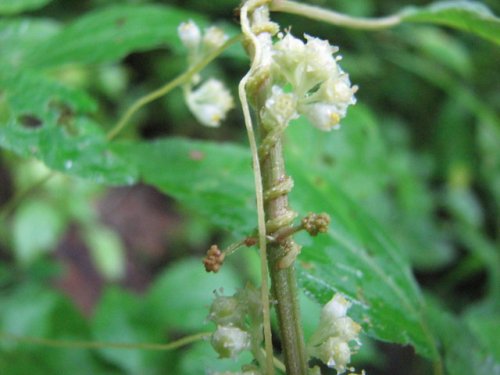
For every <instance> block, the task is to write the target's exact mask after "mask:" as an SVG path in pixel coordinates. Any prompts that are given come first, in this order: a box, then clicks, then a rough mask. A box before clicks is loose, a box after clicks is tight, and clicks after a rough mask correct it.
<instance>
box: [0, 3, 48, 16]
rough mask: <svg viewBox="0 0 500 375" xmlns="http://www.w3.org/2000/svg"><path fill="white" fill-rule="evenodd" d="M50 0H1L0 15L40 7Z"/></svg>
mask: <svg viewBox="0 0 500 375" xmlns="http://www.w3.org/2000/svg"><path fill="white" fill-rule="evenodd" d="M51 1H52V0H2V1H1V2H0V15H11V14H16V13H21V12H25V11H28V10H35V9H38V8H41V7H43V6H45V5H47V4H48V3H50V2H51Z"/></svg>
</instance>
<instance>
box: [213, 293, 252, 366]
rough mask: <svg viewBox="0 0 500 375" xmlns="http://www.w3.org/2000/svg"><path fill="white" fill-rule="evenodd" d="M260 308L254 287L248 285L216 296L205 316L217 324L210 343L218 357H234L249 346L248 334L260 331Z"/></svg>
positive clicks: (249, 335) (249, 337) (249, 338)
mask: <svg viewBox="0 0 500 375" xmlns="http://www.w3.org/2000/svg"><path fill="white" fill-rule="evenodd" d="M260 310H261V307H260V300H259V294H258V291H257V290H254V289H252V288H250V287H247V288H245V289H243V290H241V291H239V292H238V293H236V294H235V295H234V296H231V297H226V296H220V295H217V296H216V298H215V300H214V302H213V303H212V306H211V307H210V313H209V315H208V319H209V320H211V321H212V322H214V323H215V324H216V325H217V329H216V330H215V332H214V334H213V335H212V340H211V343H212V347H213V348H214V349H215V351H216V352H217V353H218V354H219V356H220V358H234V357H236V356H237V355H238V354H240V353H241V352H242V351H244V350H247V349H249V348H250V341H251V335H252V334H254V332H259V335H260V330H261V322H260ZM247 316H249V317H250V318H249V319H246V317H247ZM255 323H256V324H257V327H252V324H255Z"/></svg>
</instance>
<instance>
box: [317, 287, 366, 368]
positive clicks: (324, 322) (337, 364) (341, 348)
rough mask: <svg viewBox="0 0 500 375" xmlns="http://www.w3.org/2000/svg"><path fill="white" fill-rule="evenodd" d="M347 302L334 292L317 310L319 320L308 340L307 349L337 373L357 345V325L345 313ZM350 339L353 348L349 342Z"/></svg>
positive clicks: (358, 326) (358, 328) (343, 366)
mask: <svg viewBox="0 0 500 375" xmlns="http://www.w3.org/2000/svg"><path fill="white" fill-rule="evenodd" d="M350 305H351V304H350V303H349V302H348V301H347V300H346V299H345V298H344V296H342V295H341V294H336V295H335V296H334V297H333V298H332V299H331V300H330V302H328V303H327V304H326V305H325V306H324V307H323V309H322V311H321V318H320V323H319V326H318V328H317V329H316V331H315V332H314V334H313V336H312V337H311V339H310V341H309V345H308V347H309V352H310V354H311V355H312V356H313V357H317V358H318V359H320V360H321V361H322V362H324V363H325V364H326V365H327V366H328V367H330V368H335V370H337V373H338V374H342V373H343V372H345V371H346V369H347V365H348V363H349V362H350V360H351V354H352V350H353V349H357V348H359V346H360V345H361V343H360V341H359V338H358V334H359V332H360V330H361V327H360V325H359V324H357V323H356V322H354V321H353V320H352V319H351V318H350V317H348V316H347V310H348V309H349V307H350ZM352 342H354V343H355V347H353V348H351V346H350V344H351V343H352Z"/></svg>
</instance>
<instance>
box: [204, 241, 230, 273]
mask: <svg viewBox="0 0 500 375" xmlns="http://www.w3.org/2000/svg"><path fill="white" fill-rule="evenodd" d="M224 257H225V254H224V253H223V252H222V251H221V250H220V249H219V247H218V246H217V245H212V246H211V247H210V249H208V251H207V255H206V256H205V259H203V264H204V265H205V270H206V271H207V272H214V273H216V272H218V271H219V269H220V268H221V267H222V263H223V262H224Z"/></svg>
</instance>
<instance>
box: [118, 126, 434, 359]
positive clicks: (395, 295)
mask: <svg viewBox="0 0 500 375" xmlns="http://www.w3.org/2000/svg"><path fill="white" fill-rule="evenodd" d="M302 125H303V124H302ZM309 130H310V131H315V130H314V129H309ZM303 142H304V140H303ZM114 150H115V151H116V152H118V153H120V154H122V155H124V156H128V158H129V159H130V160H131V163H134V164H136V165H137V166H138V169H139V170H141V172H142V173H143V179H144V180H145V181H146V182H147V183H151V184H154V185H155V186H157V187H158V188H159V189H161V190H162V191H164V192H165V193H167V194H170V195H173V196H174V197H175V198H177V199H178V200H179V201H180V202H181V203H183V204H186V205H188V206H191V207H196V208H197V209H198V210H199V211H200V212H201V213H203V214H205V215H208V217H209V218H210V219H211V220H213V221H214V222H215V223H216V224H218V225H222V226H223V227H224V228H229V229H233V230H236V231H242V229H245V230H247V232H246V233H249V231H250V230H252V229H253V228H254V227H255V225H256V224H255V223H256V218H255V213H254V204H253V202H254V198H253V192H252V187H253V183H252V179H251V167H250V157H249V155H248V151H247V150H246V149H245V148H242V147H237V146H234V145H217V144H213V143H209V142H200V141H186V140H184V141H182V140H162V141H158V142H154V143H153V144H147V145H146V144H144V145H137V144H121V145H120V144H117V145H115V147H114ZM296 158H298V159H299V160H302V162H300V161H299V160H297V159H296ZM303 160H307V158H306V157H305V156H304V155H303V154H301V155H299V154H297V156H296V157H295V156H294V157H291V158H290V159H289V166H290V174H291V175H292V176H293V177H294V179H295V189H294V193H293V196H292V205H293V206H294V207H295V208H297V209H298V210H299V211H300V212H308V211H310V210H313V211H326V212H328V213H329V214H330V215H331V216H332V217H333V225H332V230H331V231H330V232H329V235H328V236H320V237H318V238H317V239H315V240H314V242H313V245H311V246H308V247H307V248H306V249H304V250H303V255H302V256H301V260H302V261H303V266H302V267H301V271H300V275H301V279H302V281H303V283H304V286H305V287H306V288H307V289H308V290H309V292H310V293H312V294H313V295H314V296H315V298H316V299H317V300H318V301H320V302H322V303H324V302H326V301H327V299H328V298H330V297H331V295H332V293H333V292H334V291H336V290H339V291H342V292H343V293H345V294H347V295H348V296H349V297H350V298H351V299H353V300H354V301H355V302H356V307H355V308H354V309H353V310H354V311H355V312H356V314H357V316H358V318H359V319H360V322H361V323H363V322H364V326H365V327H366V329H367V332H368V333H369V334H370V335H372V336H374V337H377V338H380V339H383V340H387V341H391V342H398V343H402V344H411V345H413V346H415V348H416V349H417V350H418V352H419V353H422V354H423V355H425V356H428V357H431V358H435V357H436V356H437V354H436V349H435V347H434V342H433V340H432V337H431V336H430V334H429V332H428V328H427V327H426V325H425V322H424V321H423V317H422V315H421V309H422V307H423V305H422V303H423V302H422V298H421V296H420V292H419V290H418V287H417V285H416V283H415V280H414V279H413V277H412V275H411V271H410V268H409V264H408V262H407V260H406V259H405V258H404V257H403V256H402V255H401V252H400V251H399V250H398V249H397V248H396V247H395V246H394V244H393V243H392V242H391V241H390V240H389V239H388V238H387V236H386V235H385V234H384V232H383V231H382V230H381V229H380V228H379V227H378V226H377V225H376V224H375V223H374V222H373V221H372V220H371V219H368V218H367V217H366V216H365V215H364V214H363V209H362V208H361V207H359V206H357V205H356V204H354V203H353V202H351V200H350V199H349V198H348V197H347V196H345V195H344V194H343V193H342V192H341V191H340V190H339V189H337V188H336V187H334V186H331V184H332V182H331V181H326V180H324V179H323V180H322V179H321V178H318V176H317V175H315V174H314V173H311V168H309V167H307V165H304V163H306V162H304V161H303ZM306 164H307V163H306ZM163 166H165V167H163ZM186 171H189V173H186ZM184 273H185V272H184ZM170 284H172V285H173V284H174V283H173V282H172V283H170ZM159 295H163V296H164V294H161V293H159ZM164 315H166V314H164ZM170 315H172V314H170ZM174 316H175V314H174Z"/></svg>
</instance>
